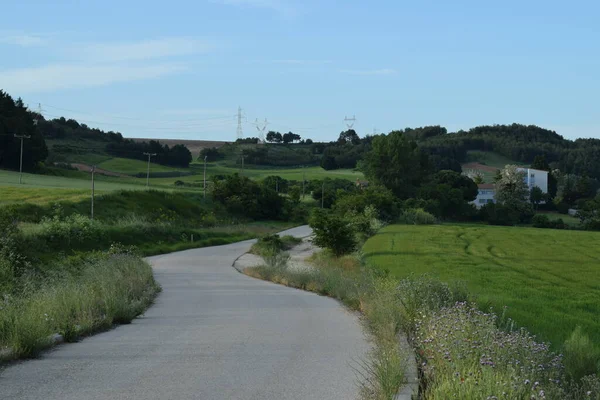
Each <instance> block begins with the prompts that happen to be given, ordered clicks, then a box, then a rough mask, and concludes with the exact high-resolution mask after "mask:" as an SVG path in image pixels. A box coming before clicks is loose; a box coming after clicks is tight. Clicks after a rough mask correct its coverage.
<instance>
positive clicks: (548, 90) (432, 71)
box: [0, 0, 600, 140]
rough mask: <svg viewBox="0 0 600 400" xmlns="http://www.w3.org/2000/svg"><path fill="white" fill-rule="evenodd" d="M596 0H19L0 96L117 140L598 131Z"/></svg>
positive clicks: (8, 10)
mask: <svg viewBox="0 0 600 400" xmlns="http://www.w3.org/2000/svg"><path fill="white" fill-rule="evenodd" d="M599 15H600V2H597V1H572V2H566V1H553V0H545V1H541V0H521V1H513V0H504V1H501V2H493V3H492V2H487V1H480V0H479V1H471V0H468V1H466V0H456V1H402V0H397V1H387V0H386V1H383V0H379V1H378V0H373V1H353V0H350V1H344V2H335V1H330V0H322V1H315V0H305V1H299V0H195V1H191V0H190V1H178V0H170V1H152V0H145V1H138V0H128V1H119V2H117V1H109V0H103V1H92V0H88V1H76V0H71V1H65V0H55V1H47V0H38V1H33V0H20V1H6V2H4V4H3V5H2V25H1V26H0V54H1V57H0V89H4V90H6V91H8V92H9V93H10V94H11V95H13V96H15V97H19V96H20V97H22V98H23V100H24V101H25V102H26V103H27V104H29V105H30V107H32V108H34V107H35V106H36V104H37V103H41V104H42V108H43V111H44V114H45V115H46V116H47V117H54V116H61V115H64V116H66V117H71V118H76V119H78V120H81V121H83V122H86V123H87V124H88V125H90V126H94V127H96V126H97V127H100V128H102V129H106V130H118V131H121V132H122V133H123V134H124V135H125V136H130V137H155V138H161V137H162V138H185V139H206V140H209V139H212V140H234V139H235V131H236V121H235V118H234V114H235V113H236V112H237V107H238V105H239V106H241V107H242V108H243V110H244V115H245V117H246V119H245V120H244V134H245V136H256V134H257V131H256V129H255V127H254V126H253V125H252V122H254V121H255V120H256V118H258V119H260V120H264V118H268V120H269V121H270V122H271V124H270V125H269V127H268V128H269V129H273V130H278V131H289V130H292V131H294V132H297V133H299V134H301V135H302V136H303V137H310V138H312V139H316V140H332V139H334V138H335V137H337V135H338V134H339V132H340V131H341V130H343V128H344V123H343V119H344V117H345V116H351V115H356V119H357V123H356V129H357V131H358V132H359V134H361V135H364V134H369V133H372V132H373V130H374V129H375V128H376V129H377V131H378V132H388V131H390V130H392V129H401V128H405V127H408V126H410V127H416V126H422V125H434V124H439V125H443V126H446V127H447V128H448V129H449V130H451V131H453V130H458V129H468V128H470V127H473V126H476V125H482V124H495V123H498V124H503V123H512V122H519V123H525V124H536V125H540V126H543V127H547V128H550V129H555V130H556V131H557V132H558V133H560V134H562V135H564V136H566V137H568V138H575V137H597V138H598V137H600V107H599V104H600V102H599V101H598V93H600V26H599V25H598V16H599Z"/></svg>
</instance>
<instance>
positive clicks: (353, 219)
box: [344, 206, 384, 242]
mask: <svg viewBox="0 0 600 400" xmlns="http://www.w3.org/2000/svg"><path fill="white" fill-rule="evenodd" d="M378 216H379V212H378V211H377V209H375V207H373V206H367V207H365V208H364V209H363V211H362V212H357V211H354V210H351V211H349V212H347V213H346V215H345V216H344V217H345V219H346V220H348V223H349V225H350V227H351V228H352V230H354V232H355V233H356V238H357V240H358V241H359V242H364V241H365V240H367V239H368V238H370V237H371V236H373V235H374V234H376V233H377V231H378V230H380V229H381V228H383V226H384V223H383V222H382V221H380V220H379V219H378V218H377V217H378Z"/></svg>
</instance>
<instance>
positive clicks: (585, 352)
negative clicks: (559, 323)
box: [563, 326, 600, 381]
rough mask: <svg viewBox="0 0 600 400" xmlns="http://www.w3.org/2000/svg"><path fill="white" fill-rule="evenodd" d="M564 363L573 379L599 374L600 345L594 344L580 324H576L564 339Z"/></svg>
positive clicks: (577, 379)
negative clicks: (569, 334)
mask: <svg viewBox="0 0 600 400" xmlns="http://www.w3.org/2000/svg"><path fill="white" fill-rule="evenodd" d="M563 353H564V359H563V361H564V364H565V368H566V370H567V373H568V374H569V376H570V377H571V379H573V380H574V381H579V380H580V379H581V378H583V377H584V376H586V375H594V374H596V373H598V374H600V364H599V362H600V347H599V346H598V345H597V344H594V343H593V342H592V341H591V340H590V338H589V336H588V335H586V334H585V333H584V332H583V330H582V329H581V326H577V327H576V328H575V330H574V331H573V333H572V334H571V336H570V337H569V338H568V339H567V340H566V341H565V346H564V351H563Z"/></svg>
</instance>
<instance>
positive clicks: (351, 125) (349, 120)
mask: <svg viewBox="0 0 600 400" xmlns="http://www.w3.org/2000/svg"><path fill="white" fill-rule="evenodd" d="M344 123H345V124H346V127H347V128H348V130H350V129H352V128H354V124H355V123H356V116H355V115H353V116H352V118H348V117H344Z"/></svg>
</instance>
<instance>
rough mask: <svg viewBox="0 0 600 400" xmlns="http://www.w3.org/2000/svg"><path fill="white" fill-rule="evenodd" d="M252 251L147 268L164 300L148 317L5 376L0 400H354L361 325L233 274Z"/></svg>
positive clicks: (205, 253) (201, 252) (209, 253)
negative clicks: (239, 259) (238, 260)
mask: <svg viewBox="0 0 600 400" xmlns="http://www.w3.org/2000/svg"><path fill="white" fill-rule="evenodd" d="M290 233H291V234H294V235H297V236H305V235H307V234H308V233H309V231H308V228H306V227H301V228H296V229H293V230H291V231H290ZM251 243H252V242H251V241H246V242H241V243H236V244H232V245H227V246H218V247H209V248H204V249H196V250H188V251H183V252H179V253H174V254H169V255H164V256H157V257H151V258H149V261H150V262H151V264H152V265H153V266H154V269H155V274H156V278H157V280H158V281H159V282H160V284H161V285H162V287H163V292H162V293H161V294H160V296H159V297H158V299H157V301H156V304H155V305H154V306H152V307H151V308H150V309H149V310H148V311H147V312H146V313H145V315H144V316H142V317H141V318H138V319H136V320H134V321H133V323H131V324H130V325H123V326H120V327H118V328H116V329H114V330H111V331H108V332H104V333H101V334H98V335H96V336H92V337H90V338H87V339H85V340H83V341H81V342H79V343H74V344H66V345H62V346H59V347H57V348H56V349H54V350H52V351H50V352H48V353H46V354H45V355H44V356H43V357H42V358H40V359H37V360H31V361H24V362H22V363H18V364H15V365H12V366H10V367H8V368H7V369H5V370H4V371H3V372H2V373H1V374H0V399H2V400H5V399H20V400H21V399H56V400H58V399H60V400H82V399H89V400H96V399H107V400H108V399H111V400H114V399H161V400H165V399H202V400H206V399H256V400H259V399H260V400H271V399H272V400H285V399H318V400H326V399H353V398H356V396H357V392H358V389H357V385H356V374H355V368H356V367H357V363H358V361H359V360H360V357H362V356H363V355H364V354H365V352H366V351H367V350H368V344H367V342H366V338H365V337H364V335H363V332H362V330H361V327H360V325H359V322H358V319H357V317H356V316H355V315H353V314H351V313H350V312H348V311H347V310H346V309H344V308H343V307H342V306H341V305H340V304H338V303H337V302H336V301H334V300H331V299H329V298H326V297H321V296H317V295H315V294H311V293H307V292H303V291H300V290H295V289H290V288H286V287H283V286H278V285H274V284H271V283H268V282H263V281H260V280H256V279H252V278H249V277H247V276H245V275H242V274H240V273H239V272H237V271H236V270H234V269H233V268H232V267H231V265H232V263H233V261H234V259H235V258H236V257H238V256H239V255H241V254H243V253H244V252H246V251H247V250H248V249H249V247H250V245H251Z"/></svg>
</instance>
